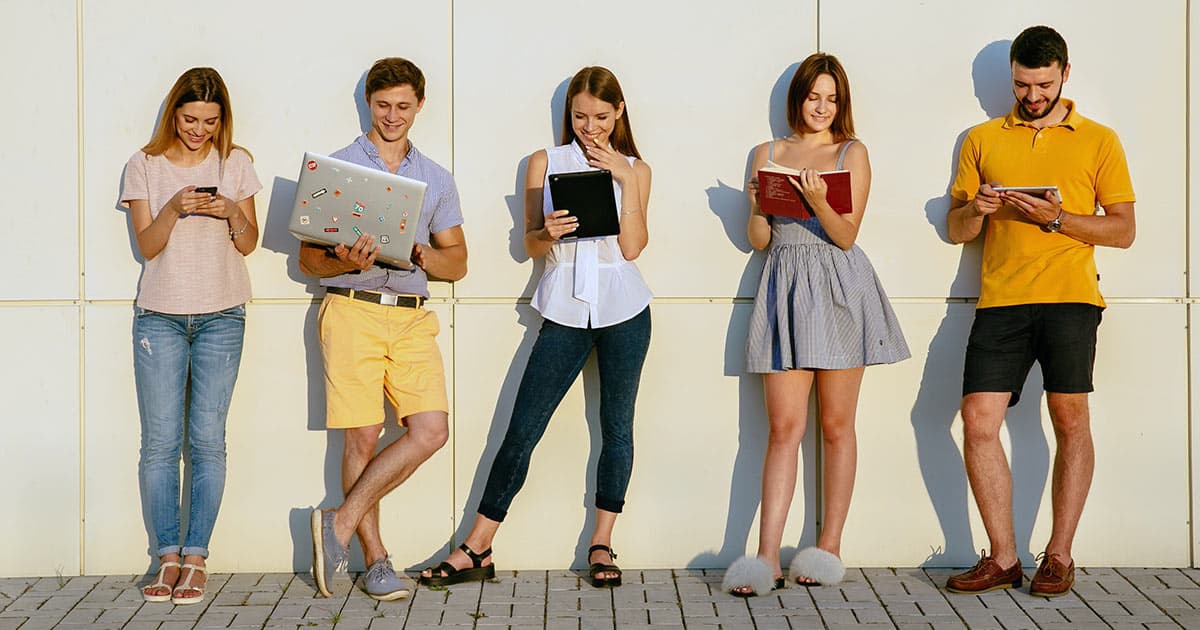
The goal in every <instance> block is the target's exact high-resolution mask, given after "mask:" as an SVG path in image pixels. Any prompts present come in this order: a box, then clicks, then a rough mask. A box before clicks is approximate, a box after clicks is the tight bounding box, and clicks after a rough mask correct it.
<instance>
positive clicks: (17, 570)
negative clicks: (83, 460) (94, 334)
mask: <svg viewBox="0 0 1200 630" xmlns="http://www.w3.org/2000/svg"><path fill="white" fill-rule="evenodd" d="M0 331H4V332H3V334H2V335H0V347H3V348H4V352H5V356H6V357H8V358H9V359H10V363H11V362H19V369H12V366H11V365H10V369H7V370H5V373H4V374H5V376H4V378H3V379H0V399H3V400H4V401H5V410H4V413H3V416H4V419H5V422H3V424H2V425H0V426H2V428H0V476H3V478H4V479H7V480H8V481H9V483H8V487H7V488H6V489H5V491H4V496H5V508H6V510H7V511H8V512H9V518H5V519H2V520H0V537H2V538H3V539H4V540H6V541H8V542H7V543H6V544H3V545H0V577H24V576H34V575H37V576H53V575H55V574H62V575H78V574H79V571H80V566H79V556H80V535H79V532H80V527H81V525H82V524H81V522H80V516H81V515H80V505H79V503H80V470H79V466H80V459H79V334H80V333H79V312H78V309H76V308H75V307H74V306H29V307H25V306H6V307H3V308H0Z"/></svg>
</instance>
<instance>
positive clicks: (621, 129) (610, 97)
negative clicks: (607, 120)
mask: <svg viewBox="0 0 1200 630" xmlns="http://www.w3.org/2000/svg"><path fill="white" fill-rule="evenodd" d="M581 92H587V93H588V94H590V95H592V96H594V97H596V98H598V99H600V100H602V101H604V102H605V103H608V104H609V105H612V106H613V109H616V108H618V107H620V106H621V103H624V102H625V94H624V93H623V92H622V91H621V84H620V83H618V82H617V77H616V76H615V75H614V74H613V73H612V71H610V70H609V69H608V68H603V67H601V66H588V67H586V68H584V69H582V70H580V71H579V72H576V73H575V76H573V77H571V83H570V84H569V85H567V103H566V107H564V108H563V126H562V142H561V144H570V143H572V142H575V140H576V139H577V138H576V136H575V127H574V126H573V125H572V124H571V100H572V99H574V98H575V95H577V94H579V93H581ZM609 142H611V143H612V146H613V148H614V149H616V150H617V151H619V152H620V153H621V154H623V155H630V156H633V157H635V158H638V159H639V160H640V159H641V158H642V154H640V153H638V150H637V145H636V144H634V142H633V128H632V127H630V126H629V105H628V104H627V105H625V113H624V114H622V115H621V117H620V118H618V119H617V120H616V123H615V124H614V125H613V130H612V135H611V136H609Z"/></svg>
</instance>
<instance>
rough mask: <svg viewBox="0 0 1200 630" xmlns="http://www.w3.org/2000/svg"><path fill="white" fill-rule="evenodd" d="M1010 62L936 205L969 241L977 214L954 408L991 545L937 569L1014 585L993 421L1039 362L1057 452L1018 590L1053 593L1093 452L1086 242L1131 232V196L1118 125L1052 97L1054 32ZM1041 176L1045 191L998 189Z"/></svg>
mask: <svg viewBox="0 0 1200 630" xmlns="http://www.w3.org/2000/svg"><path fill="white" fill-rule="evenodd" d="M1009 61H1010V63H1011V66H1012V89H1013V96H1014V97H1016V103H1015V105H1014V106H1013V110H1012V112H1011V113H1009V114H1008V115H1007V116H1004V117H1002V118H996V119H994V120H991V121H988V122H986V123H984V124H982V125H979V126H978V127H975V128H973V129H971V131H970V132H968V134H967V138H966V140H965V141H964V142H963V146H962V151H961V153H960V154H959V160H958V172H957V174H956V176H955V178H954V185H953V188H952V189H951V196H952V197H953V200H952V202H951V209H950V212H949V214H948V215H947V217H946V222H947V224H948V227H949V232H950V239H951V240H952V241H954V242H956V243H962V242H966V241H970V240H973V239H975V238H976V237H978V236H979V234H980V233H982V232H983V231H984V230H983V228H984V224H985V223H986V224H987V232H986V235H985V236H984V243H983V265H982V270H981V277H982V282H981V287H980V294H979V303H978V305H977V306H976V310H975V322H974V324H973V325H972V327H971V337H970V340H969V341H968V342H967V355H966V361H965V367H964V370H963V398H962V418H963V434H964V440H963V441H964V448H963V451H964V453H963V455H964V460H965V462H966V468H967V478H968V480H969V481H970V484H971V490H972V492H973V493H974V495H975V501H976V503H977V504H978V505H979V511H980V514H981V516H982V517H983V523H984V527H985V528H986V529H987V535H988V540H989V542H990V544H991V553H990V554H989V555H984V557H983V558H981V559H980V561H979V563H978V564H976V565H975V567H974V568H972V569H971V570H969V571H967V572H965V573H962V574H959V575H955V576H953V577H951V578H950V579H949V580H947V582H946V589H947V590H949V591H952V592H956V593H981V592H985V591H990V590H994V589H999V588H1010V587H1019V586H1020V585H1021V582H1022V572H1021V562H1020V560H1019V559H1018V557H1017V548H1016V536H1015V534H1014V533H1013V522H1012V474H1011V471H1010V470H1009V467H1008V462H1007V459H1006V458H1005V455H1004V447H1003V446H1002V444H1001V442H1000V426H1001V424H1003V422H1004V416H1005V412H1006V408H1007V407H1011V406H1012V405H1015V404H1016V402H1017V399H1018V398H1019V397H1020V394H1021V388H1022V386H1023V384H1024V382H1025V377H1026V376H1027V375H1028V373H1029V370H1030V368H1031V367H1033V362H1034V361H1037V362H1038V363H1039V364H1040V365H1041V368H1042V377H1043V381H1044V383H1045V389H1046V404H1047V407H1048V408H1049V410H1050V420H1051V422H1052V423H1053V425H1054V433H1055V436H1056V438H1057V440H1058V450H1057V453H1056V455H1055V458H1054V471H1053V481H1052V491H1051V493H1052V494H1051V502H1052V504H1053V507H1054V516H1053V528H1052V532H1051V535H1050V541H1049V542H1048V543H1047V545H1046V549H1045V552H1044V553H1043V554H1041V556H1040V558H1041V564H1040V565H1039V566H1038V571H1037V574H1036V575H1035V576H1034V578H1033V580H1032V583H1031V584H1030V589H1029V590H1030V593H1031V594H1033V595H1039V596H1043V597H1054V596H1058V595H1063V594H1065V593H1067V592H1068V591H1069V590H1070V589H1071V586H1072V584H1074V580H1075V562H1074V560H1073V559H1072V556H1071V543H1072V541H1073V540H1074V538H1075V529H1076V527H1077V525H1078V524H1079V517H1080V515H1081V514H1082V512H1083V505H1084V501H1085V500H1086V498H1087V494H1088V489H1089V487H1090V486H1091V482H1092V470H1093V467H1094V460H1095V452H1094V450H1093V447H1092V435H1091V428H1090V425H1089V422H1090V420H1089V414H1088V393H1089V392H1091V391H1092V365H1093V363H1094V360H1095V355H1096V329H1097V327H1098V326H1099V325H1100V314H1101V312H1102V311H1103V310H1104V299H1103V298H1102V297H1101V296H1100V287H1099V275H1098V274H1097V272H1096V263H1095V260H1094V257H1093V251H1094V249H1095V246H1096V245H1104V246H1108V247H1122V248H1124V247H1129V246H1130V245H1131V244H1132V243H1133V237H1134V219H1133V203H1134V195H1133V186H1132V184H1131V183H1130V179H1129V169H1128V166H1127V165H1126V163H1125V153H1124V150H1123V149H1122V148H1121V143H1120V141H1119V140H1118V139H1117V135H1116V133H1114V132H1113V131H1112V130H1111V129H1109V128H1107V127H1105V126H1103V125H1100V124H1098V123H1096V122H1094V121H1092V120H1089V119H1087V118H1084V117H1083V116H1081V115H1080V114H1079V112H1078V110H1077V109H1076V107H1075V103H1073V102H1071V101H1069V100H1066V99H1063V98H1061V96H1062V87H1063V84H1064V83H1066V81H1067V77H1068V76H1069V75H1070V72H1071V65H1070V64H1069V63H1067V44H1066V42H1065V41H1064V40H1063V38H1062V36H1061V35H1059V34H1058V33H1057V32H1056V31H1055V30H1054V29H1052V28H1050V27H1047V26H1033V27H1030V28H1027V29H1025V30H1024V31H1023V32H1022V33H1021V34H1020V35H1019V36H1017V38H1016V39H1015V40H1013V43H1012V47H1011V49H1010V51H1009ZM1040 186H1053V187H1055V188H1056V191H1055V190H1045V191H1036V192H1034V191H1029V192H1019V191H1012V190H1002V189H1003V188H1027V189H1028V188H1032V187H1040ZM1097 206H1100V207H1101V208H1103V210H1104V211H1103V213H1097V211H1096V208H1097Z"/></svg>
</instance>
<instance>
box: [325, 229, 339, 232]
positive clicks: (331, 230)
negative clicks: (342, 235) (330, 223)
mask: <svg viewBox="0 0 1200 630" xmlns="http://www.w3.org/2000/svg"><path fill="white" fill-rule="evenodd" d="M325 231H326V232H336V231H338V228H325Z"/></svg>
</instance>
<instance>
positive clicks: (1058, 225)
mask: <svg viewBox="0 0 1200 630" xmlns="http://www.w3.org/2000/svg"><path fill="white" fill-rule="evenodd" d="M1062 215H1063V210H1062V208H1059V209H1058V216H1056V217H1054V219H1052V220H1051V221H1049V222H1047V223H1046V225H1043V226H1042V230H1043V231H1045V232H1049V233H1050V234H1053V233H1055V232H1057V231H1059V230H1061V229H1062Z"/></svg>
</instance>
